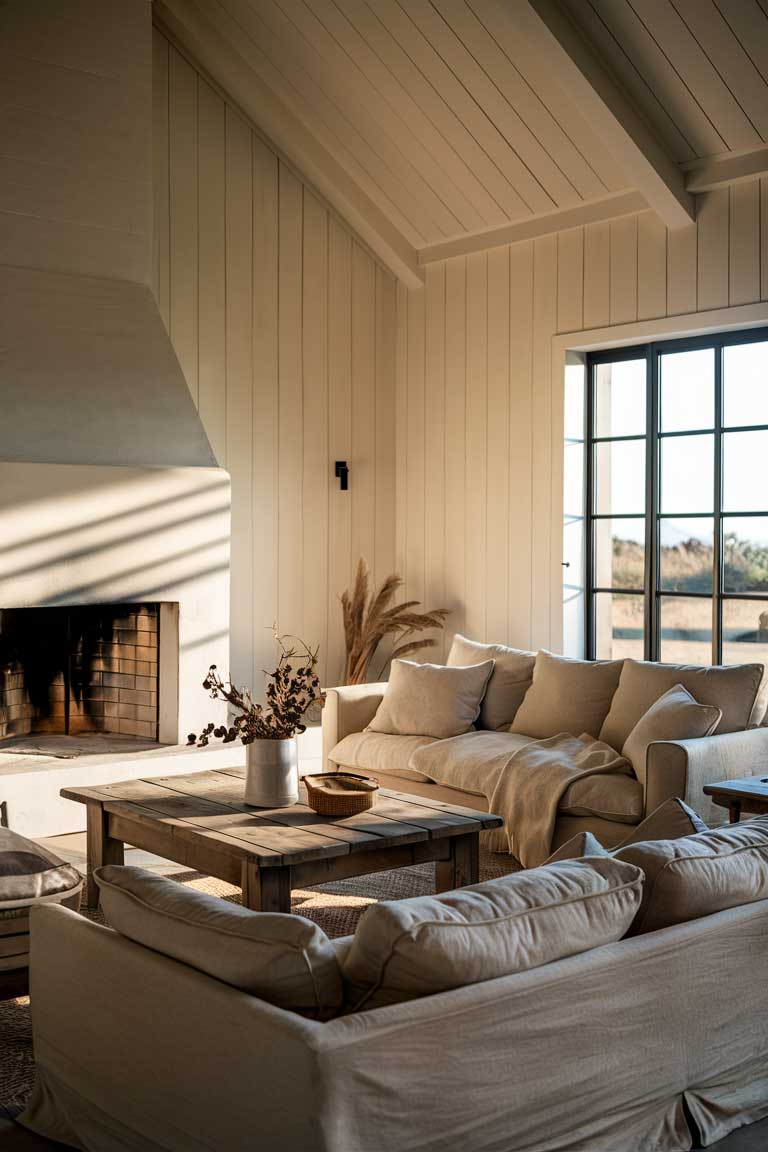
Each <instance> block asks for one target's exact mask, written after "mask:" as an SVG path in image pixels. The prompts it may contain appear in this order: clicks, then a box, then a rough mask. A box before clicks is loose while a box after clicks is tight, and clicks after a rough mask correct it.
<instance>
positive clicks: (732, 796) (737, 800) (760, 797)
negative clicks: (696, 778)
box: [704, 776, 768, 824]
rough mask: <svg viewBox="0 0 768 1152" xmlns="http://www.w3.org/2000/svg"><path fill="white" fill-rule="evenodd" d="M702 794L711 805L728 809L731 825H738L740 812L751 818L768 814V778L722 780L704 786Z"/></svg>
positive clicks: (748, 777) (749, 777)
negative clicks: (710, 801) (710, 800)
mask: <svg viewBox="0 0 768 1152" xmlns="http://www.w3.org/2000/svg"><path fill="white" fill-rule="evenodd" d="M704 793H705V795H707V796H711V797H712V803H713V804H717V806H718V807H719V808H727V809H728V817H729V819H730V822H731V824H738V822H739V820H740V819H741V814H742V812H747V813H749V814H750V815H752V816H764V815H766V814H768V776H745V777H744V778H743V779H741V780H723V781H721V782H720V783H719V784H705V785H704Z"/></svg>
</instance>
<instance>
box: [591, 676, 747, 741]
mask: <svg viewBox="0 0 768 1152" xmlns="http://www.w3.org/2000/svg"><path fill="white" fill-rule="evenodd" d="M762 676H763V666H762V664H741V665H734V666H733V667H712V668H698V667H695V666H693V665H686V664H654V663H649V662H648V661H646V660H629V659H628V660H625V661H624V667H623V668H622V670H621V678H620V679H619V686H618V688H617V690H616V695H615V696H614V698H613V702H612V704H611V709H610V712H609V713H608V715H607V716H606V718H605V723H604V724H603V727H602V729H601V731H600V739H601V740H605V742H606V744H610V745H611V747H612V748H621V747H623V745H624V741H625V740H626V739H627V737H628V736H629V734H630V732H631V731H632V729H633V728H634V726H635V724H637V722H638V720H639V719H640V718H641V717H642V716H643V715H644V714H645V713H646V712H647V711H648V709H649V708H650V706H651V704H653V703H655V701H656V700H658V699H659V697H660V696H663V695H664V693H665V692H668V691H669V689H670V688H674V687H675V685H676V684H682V686H683V687H684V688H687V690H688V691H689V692H690V693H691V695H692V696H693V698H694V700H697V701H698V702H699V704H713V705H714V706H715V707H716V708H719V709H720V710H721V711H722V713H723V715H722V719H721V720H720V723H719V724H718V726H717V729H716V731H717V733H718V735H719V734H721V733H723V732H741V731H742V730H743V729H744V728H747V727H748V726H749V723H750V718H751V716H752V711H753V708H754V705H755V700H756V697H757V693H758V690H759V688H760V681H761V680H762Z"/></svg>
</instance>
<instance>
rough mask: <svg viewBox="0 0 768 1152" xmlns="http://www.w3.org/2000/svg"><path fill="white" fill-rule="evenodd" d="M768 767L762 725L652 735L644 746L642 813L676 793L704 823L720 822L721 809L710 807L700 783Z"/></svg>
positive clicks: (767, 742)
mask: <svg viewBox="0 0 768 1152" xmlns="http://www.w3.org/2000/svg"><path fill="white" fill-rule="evenodd" d="M767 770H768V728H748V729H747V730H746V731H744V732H727V733H724V734H723V735H722V736H703V737H701V739H698V740H658V741H656V742H655V743H653V744H649V745H648V756H647V760H646V767H645V776H646V779H645V813H646V815H648V814H649V813H650V812H653V810H654V809H655V808H658V806H659V804H662V803H663V802H664V801H665V800H668V799H669V798H670V797H671V796H679V797H680V798H681V799H683V800H685V802H686V804H688V805H690V807H691V808H693V809H694V811H695V812H698V814H699V816H701V818H702V820H705V821H706V822H707V824H722V823H723V821H724V820H725V809H720V808H718V807H716V806H715V805H714V804H713V803H712V801H711V799H710V798H709V796H705V795H704V792H703V791H702V789H703V788H704V785H705V784H717V783H718V781H720V780H733V779H737V778H738V777H741V776H757V775H759V774H760V773H761V772H766V771H767Z"/></svg>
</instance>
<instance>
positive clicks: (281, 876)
mask: <svg viewBox="0 0 768 1152" xmlns="http://www.w3.org/2000/svg"><path fill="white" fill-rule="evenodd" d="M242 889H243V897H242V899H243V907H245V908H252V909H253V911H254V912H290V910H291V869H290V867H289V866H287V865H283V866H281V867H279V868H259V866H258V865H257V864H250V863H249V862H248V861H247V860H246V861H245V862H244V863H243V870H242Z"/></svg>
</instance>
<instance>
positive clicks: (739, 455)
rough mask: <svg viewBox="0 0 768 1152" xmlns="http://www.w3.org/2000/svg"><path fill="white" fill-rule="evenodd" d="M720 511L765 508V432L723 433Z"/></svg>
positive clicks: (767, 481) (767, 439) (767, 435)
mask: <svg viewBox="0 0 768 1152" xmlns="http://www.w3.org/2000/svg"><path fill="white" fill-rule="evenodd" d="M723 511H725V512H768V432H726V433H725V434H724V436H723Z"/></svg>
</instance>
